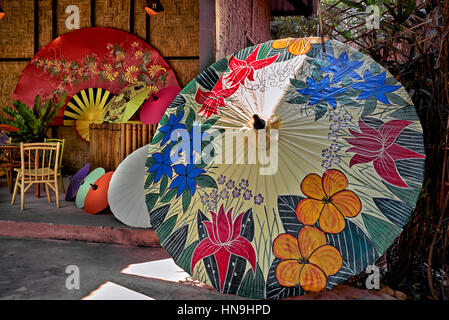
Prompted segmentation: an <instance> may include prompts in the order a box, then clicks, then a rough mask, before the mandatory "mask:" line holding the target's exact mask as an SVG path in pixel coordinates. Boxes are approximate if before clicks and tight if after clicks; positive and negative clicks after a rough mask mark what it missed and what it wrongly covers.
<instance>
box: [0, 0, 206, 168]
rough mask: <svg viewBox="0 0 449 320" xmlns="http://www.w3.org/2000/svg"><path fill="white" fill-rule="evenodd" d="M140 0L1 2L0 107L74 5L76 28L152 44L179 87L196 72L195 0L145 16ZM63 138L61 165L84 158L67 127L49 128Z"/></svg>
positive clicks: (173, 1) (84, 146)
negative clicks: (77, 17) (121, 34)
mask: <svg viewBox="0 0 449 320" xmlns="http://www.w3.org/2000/svg"><path fill="white" fill-rule="evenodd" d="M145 3H146V0H118V1H117V0H1V1H0V4H1V7H2V8H3V9H4V11H5V12H6V15H5V17H4V18H3V19H2V20H0V106H4V105H8V104H10V103H11V96H12V94H13V92H14V89H15V87H16V84H17V81H18V80H19V77H20V75H21V73H22V71H23V69H24V68H25V66H26V65H27V63H28V61H29V60H30V59H31V58H32V57H33V56H34V54H35V53H36V52H37V51H38V50H39V49H40V48H42V47H43V46H45V45H47V44H48V43H49V42H51V41H52V40H53V39H54V38H56V37H58V36H59V35H61V34H63V33H66V32H69V31H71V30H67V28H66V19H67V17H68V16H69V15H70V14H68V13H66V8H67V6H68V5H77V6H78V7H79V9H80V28H84V27H90V26H97V27H112V28H118V29H121V30H124V31H127V32H130V33H133V34H135V35H137V36H138V37H140V38H141V39H143V40H145V41H146V42H148V43H149V44H150V45H151V46H153V47H154V48H155V49H156V50H157V51H158V52H159V53H160V54H161V55H162V56H163V57H164V59H165V60H166V61H167V63H168V64H170V66H171V67H172V69H173V70H174V72H175V74H176V77H177V79H178V81H179V84H180V85H181V87H184V86H185V85H186V84H187V83H188V82H189V81H190V80H192V79H193V77H195V76H196V75H197V74H198V73H199V71H200V70H199V69H200V67H199V0H163V1H162V3H163V6H164V9H165V10H164V12H163V13H161V14H160V15H157V16H155V17H149V16H148V15H147V14H146V13H145V10H144V7H145ZM53 133H54V136H56V137H63V138H65V139H66V141H67V143H66V145H67V147H66V150H64V169H65V170H66V171H68V172H73V171H74V170H76V169H79V168H81V167H82V165H84V164H85V163H86V162H87V161H89V149H90V148H89V144H88V143H85V142H84V141H82V140H81V139H80V138H79V137H78V136H77V135H76V133H75V132H74V130H73V128H72V127H68V128H67V127H66V128H65V127H59V128H58V129H57V130H53Z"/></svg>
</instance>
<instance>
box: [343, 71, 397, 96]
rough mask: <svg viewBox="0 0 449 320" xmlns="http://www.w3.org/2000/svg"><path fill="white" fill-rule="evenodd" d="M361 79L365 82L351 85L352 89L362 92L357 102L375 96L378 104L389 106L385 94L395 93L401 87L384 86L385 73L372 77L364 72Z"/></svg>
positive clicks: (369, 73)
mask: <svg viewBox="0 0 449 320" xmlns="http://www.w3.org/2000/svg"><path fill="white" fill-rule="evenodd" d="M363 78H364V80H365V82H357V83H353V84H352V85H351V86H352V87H353V88H354V89H357V90H361V91H362V92H361V93H360V95H359V96H358V97H357V100H362V99H368V98H370V97H372V96H375V97H376V99H377V100H379V101H380V102H383V103H385V104H390V101H389V100H388V98H387V96H386V95H385V93H389V92H393V91H396V90H397V89H399V88H400V87H401V86H391V85H387V84H385V80H386V72H383V73H381V74H379V75H377V76H373V75H372V74H371V72H370V71H369V70H366V71H365V74H364V75H363Z"/></svg>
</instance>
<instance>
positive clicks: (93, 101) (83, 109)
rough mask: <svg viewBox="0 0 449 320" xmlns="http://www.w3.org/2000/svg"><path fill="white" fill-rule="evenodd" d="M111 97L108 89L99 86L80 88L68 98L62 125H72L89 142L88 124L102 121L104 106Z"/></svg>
mask: <svg viewBox="0 0 449 320" xmlns="http://www.w3.org/2000/svg"><path fill="white" fill-rule="evenodd" d="M113 97H114V95H113V94H111V93H110V92H109V91H108V90H105V89H101V88H89V89H84V90H81V91H80V92H78V93H77V94H75V95H74V96H73V97H72V99H70V101H69V103H68V104H67V107H66V108H65V110H64V125H66V126H71V125H73V126H74V128H75V131H76V132H77V133H78V135H79V136H80V137H81V139H83V140H84V141H86V142H89V141H90V135H89V125H90V124H91V123H102V122H103V116H104V112H105V107H106V105H107V104H108V103H109V101H111V99H112V98H113Z"/></svg>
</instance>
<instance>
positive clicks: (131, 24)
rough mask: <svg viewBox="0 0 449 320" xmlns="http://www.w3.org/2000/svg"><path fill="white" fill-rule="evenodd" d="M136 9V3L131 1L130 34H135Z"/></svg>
mask: <svg viewBox="0 0 449 320" xmlns="http://www.w3.org/2000/svg"><path fill="white" fill-rule="evenodd" d="M134 8H135V1H134V0H131V2H130V4H129V33H131V34H134Z"/></svg>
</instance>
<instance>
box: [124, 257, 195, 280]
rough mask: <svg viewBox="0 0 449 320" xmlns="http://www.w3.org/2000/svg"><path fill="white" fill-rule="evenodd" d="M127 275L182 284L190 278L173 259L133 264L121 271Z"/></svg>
mask: <svg viewBox="0 0 449 320" xmlns="http://www.w3.org/2000/svg"><path fill="white" fill-rule="evenodd" d="M121 272H122V273H125V274H130V275H134V276H140V277H145V278H153V279H160V280H165V281H173V282H182V281H185V280H186V278H188V277H190V275H189V274H188V273H186V272H185V271H184V270H182V269H181V268H180V267H178V266H177V265H176V264H175V262H174V261H173V259H170V258H169V259H163V260H157V261H151V262H144V263H136V264H131V265H129V266H128V267H126V268H125V269H123V270H122V271H121Z"/></svg>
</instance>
